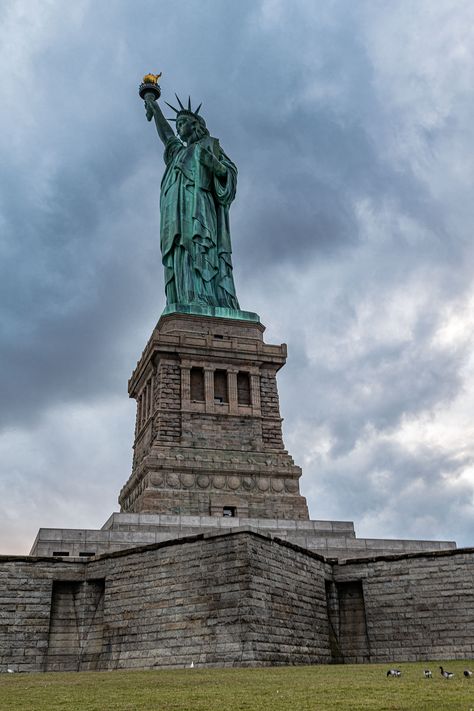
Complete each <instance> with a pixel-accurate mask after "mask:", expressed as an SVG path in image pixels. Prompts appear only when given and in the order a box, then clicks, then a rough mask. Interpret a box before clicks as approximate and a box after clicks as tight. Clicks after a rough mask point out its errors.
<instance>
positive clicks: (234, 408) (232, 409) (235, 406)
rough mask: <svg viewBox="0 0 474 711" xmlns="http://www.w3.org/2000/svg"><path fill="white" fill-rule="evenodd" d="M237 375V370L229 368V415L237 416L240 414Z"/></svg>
mask: <svg viewBox="0 0 474 711" xmlns="http://www.w3.org/2000/svg"><path fill="white" fill-rule="evenodd" d="M237 373H238V370H237V369H236V368H229V369H228V371H227V392H228V395H229V413H230V414H231V415H237V414H238V412H239V395H238V392H237Z"/></svg>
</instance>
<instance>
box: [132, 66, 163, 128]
mask: <svg viewBox="0 0 474 711" xmlns="http://www.w3.org/2000/svg"><path fill="white" fill-rule="evenodd" d="M161 74H162V72H160V73H159V74H145V76H144V77H143V81H142V83H141V84H140V86H139V88H138V93H139V94H140V96H141V98H142V99H143V100H145V99H150V100H151V101H154V100H156V99H159V98H160V96H161V88H160V85H159V84H158V79H159V78H160V77H161ZM146 117H147V119H148V121H151V120H152V118H153V112H152V111H150V109H147V112H146Z"/></svg>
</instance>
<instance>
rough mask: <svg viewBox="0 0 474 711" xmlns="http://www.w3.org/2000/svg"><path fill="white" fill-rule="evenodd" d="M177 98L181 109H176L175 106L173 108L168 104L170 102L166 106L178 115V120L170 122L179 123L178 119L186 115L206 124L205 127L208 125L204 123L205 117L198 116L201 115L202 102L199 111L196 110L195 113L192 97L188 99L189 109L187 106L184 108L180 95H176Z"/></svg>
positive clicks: (174, 119)
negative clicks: (192, 106)
mask: <svg viewBox="0 0 474 711" xmlns="http://www.w3.org/2000/svg"><path fill="white" fill-rule="evenodd" d="M175 96H176V99H177V101H178V104H179V106H180V108H179V109H175V107H174V106H171V104H168V102H167V101H165V104H166V105H167V106H169V107H170V109H172V110H173V111H174V112H175V114H176V118H172V119H169V121H177V120H178V118H179V116H182V115H183V114H184V115H186V116H193V117H194V118H196V119H198V121H199V123H202V124H204V126H205V125H206V124H205V121H204V119H203V117H202V116H199V115H198V114H199V109H200V108H201V106H202V102H201V103H200V104H199V106H198V107H197V109H195V110H194V111H193V110H192V108H191V97H190V96H189V97H188V108H186V107H185V106H183V104H182V103H181V99H180V98H179V96H178V94H175Z"/></svg>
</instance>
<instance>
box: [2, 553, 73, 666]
mask: <svg viewBox="0 0 474 711" xmlns="http://www.w3.org/2000/svg"><path fill="white" fill-rule="evenodd" d="M86 568H87V565H86V564H85V563H81V562H69V561H63V560H61V559H54V558H27V557H8V556H0V671H2V672H4V671H6V670H7V668H10V669H12V670H13V671H15V672H17V671H19V672H31V671H45V670H46V661H47V652H48V640H49V629H50V618H51V601H52V591H53V580H67V581H71V582H76V583H81V582H83V581H84V580H85V570H86Z"/></svg>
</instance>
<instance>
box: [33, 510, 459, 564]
mask: <svg viewBox="0 0 474 711" xmlns="http://www.w3.org/2000/svg"><path fill="white" fill-rule="evenodd" d="M239 530H252V531H255V532H259V533H265V534H267V535H269V536H272V537H275V538H278V539H281V540H285V541H288V542H290V543H292V544H294V545H298V546H301V547H302V548H306V549H308V550H310V551H313V552H315V553H319V554H320V555H323V556H326V557H328V558H330V559H339V560H346V559H351V558H361V557H366V556H373V555H382V554H391V553H414V552H421V551H439V550H449V549H453V548H456V544H455V543H454V542H452V541H417V540H395V539H376V538H370V539H368V538H356V534H355V531H354V524H353V523H352V522H351V521H309V520H308V521H304V520H294V521H290V520H287V519H268V518H263V519H251V518H247V519H246V518H235V517H230V516H229V517H226V516H221V517H218V516H185V515H167V514H133V513H114V514H112V515H111V516H110V518H109V519H108V520H107V521H106V523H105V524H104V525H103V526H102V528H101V529H100V530H90V529H89V530H87V529H86V530H81V529H58V528H41V529H40V530H39V532H38V535H37V537H36V540H35V542H34V544H33V547H32V549H31V553H30V555H35V556H57V557H59V558H61V557H90V556H92V555H98V554H102V553H107V552H112V551H117V550H126V549H129V548H135V547H137V546H142V545H146V544H152V543H160V542H163V541H170V540H173V539H181V538H186V537H188V536H193V535H197V534H202V533H209V534H211V533H218V532H222V533H224V532H234V533H235V532H236V531H239Z"/></svg>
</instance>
